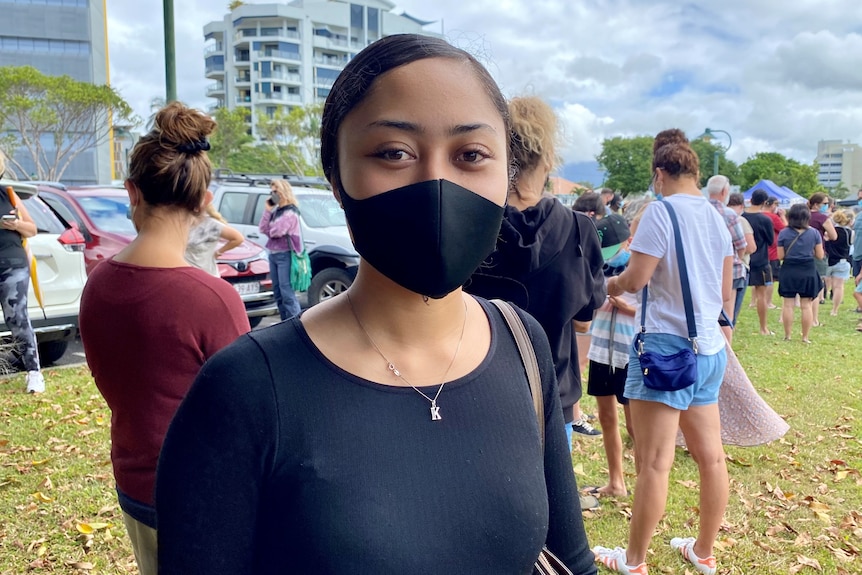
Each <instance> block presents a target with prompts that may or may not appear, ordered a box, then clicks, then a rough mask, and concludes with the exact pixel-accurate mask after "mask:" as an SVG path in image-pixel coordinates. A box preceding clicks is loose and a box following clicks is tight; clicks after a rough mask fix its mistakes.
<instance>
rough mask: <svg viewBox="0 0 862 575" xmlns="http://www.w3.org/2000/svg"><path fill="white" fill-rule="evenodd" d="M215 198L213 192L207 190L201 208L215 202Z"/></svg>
mask: <svg viewBox="0 0 862 575" xmlns="http://www.w3.org/2000/svg"><path fill="white" fill-rule="evenodd" d="M213 198H214V196H213V193H212V192H211V191H210V190H207V191H206V193H205V194H204V200H203V202H202V203H201V209H204V208H206V207H207V206H208V205H210V204H211V203H213Z"/></svg>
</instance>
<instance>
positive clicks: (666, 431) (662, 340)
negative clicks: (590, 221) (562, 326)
mask: <svg viewBox="0 0 862 575" xmlns="http://www.w3.org/2000/svg"><path fill="white" fill-rule="evenodd" d="M653 149H654V157H653V169H654V174H655V176H654V180H655V184H654V185H655V190H656V193H657V194H660V195H661V197H662V201H660V202H652V203H650V204H649V205H648V206H647V207H646V209H645V210H644V212H643V216H642V218H641V221H640V224H639V225H638V228H637V231H636V232H635V234H634V237H633V238H632V242H631V246H630V249H631V258H630V260H629V265H628V267H627V268H626V270H625V271H624V272H622V273H621V274H620V275H618V276H616V277H612V278H610V279H609V280H608V295H609V296H614V297H615V296H619V295H622V294H623V293H625V292H629V293H642V290H643V288H644V286H646V285H647V283H649V292H648V297H647V299H648V301H647V302H646V306H645V307H643V303H644V302H642V301H641V302H639V305H638V307H637V309H638V316H639V317H638V319H639V320H640V321H642V322H643V323H642V325H643V326H645V331H646V334H647V336H649V338H648V339H647V340H646V342H647V343H649V344H650V346H651V351H652V352H655V353H659V354H662V355H670V354H672V353H674V352H678V351H679V350H680V349H684V348H689V349H690V348H691V346H692V342H690V341H689V340H688V334H689V332H688V329H687V321H686V312H685V308H684V305H683V302H682V299H683V298H681V297H680V290H681V287H680V266H679V258H680V254H679V253H677V249H676V246H675V242H674V236H675V233H676V232H678V233H679V235H680V237H681V243H682V245H683V246H684V248H683V249H684V251H685V261H686V264H687V267H688V274H687V275H688V284H689V289H690V292H691V300H692V307H693V310H692V314H693V316H694V317H693V321H694V323H695V325H696V327H697V337H696V342H694V343H695V347H696V355H695V357H696V361H697V375H696V380H695V381H694V382H688V383H690V385H688V386H687V387H683V388H681V389H676V390H663V389H656V388H655V387H649V386H647V383H648V382H646V380H645V377H644V373H643V371H642V369H641V362H640V358H639V355H638V350H637V349H635V348H634V346H632V350H631V352H630V356H629V370H628V378H627V379H626V388H625V397H626V398H628V399H629V410H630V412H631V416H632V425H633V427H634V433H635V438H636V439H637V452H636V453H637V457H638V476H637V481H636V483H635V495H634V503H633V505H632V516H631V524H630V527H629V538H628V545H627V547H626V548H623V547H615V548H608V547H601V546H597V547H595V548H594V549H593V552H594V553H595V554H596V561H598V562H600V563H601V564H603V565H605V566H606V567H608V568H609V569H611V570H612V571H615V572H617V573H622V574H624V575H628V574H635V575H646V573H647V564H646V560H647V551H648V549H649V545H650V542H651V541H652V538H653V535H654V534H655V531H656V527H657V526H658V524H659V522H660V521H661V518H662V515H663V514H664V511H665V506H666V504H667V490H668V477H669V474H670V471H671V467H672V466H673V460H674V452H675V442H676V434H677V429H678V428H680V429H682V433H683V435H684V437H685V441H686V445H688V449H689V451H690V452H691V455H692V458H693V459H694V461H695V462H696V463H697V467H698V471H699V474H700V503H699V530H698V533H697V537H674V538H672V539H671V540H670V545H671V547H672V548H674V549H676V550H677V551H679V553H680V554H681V555H682V558H683V559H684V560H685V561H687V562H688V563H689V564H690V566H692V567H693V568H694V569H695V570H696V571H697V572H699V573H702V574H704V575H714V574H715V572H716V560H715V557H714V556H713V547H714V545H715V539H716V537H717V536H718V530H719V528H720V527H721V523H722V519H723V516H724V510H725V507H726V506H727V500H728V494H729V485H728V476H727V465H726V463H725V454H724V448H723V447H722V444H721V425H720V416H719V410H718V393H719V389H720V387H721V382H722V378H723V376H724V370H725V365H726V363H727V355H726V351H725V338H724V335H723V334H722V332H721V329H720V328H719V324H718V317H719V315H720V314H721V311H722V308H723V307H724V305H725V303H726V302H729V301H731V298H732V297H733V289H732V286H733V245H732V242H731V237H730V233H729V232H728V231H727V224H726V223H725V221H724V219H723V218H722V217H721V215H720V214H719V213H718V212H717V211H716V210H715V209H714V208H712V207H711V206H710V205H709V203H708V201H707V200H706V198H704V197H703V194H701V191H700V185H699V178H700V166H699V162H698V157H697V154H696V153H695V152H694V150H692V149H691V146H690V145H689V142H688V139H687V138H686V137H685V135H684V134H683V133H682V131H680V130H676V129H674V130H665V131H664V132H661V133H659V134H658V136H656V140H655V143H654V148H653ZM666 204H670V205H671V206H672V209H673V210H674V211H675V212H676V214H677V215H678V217H677V220H678V226H677V225H675V224H673V223H672V219H671V217H670V214H669V210H668V208H667V207H666ZM767 223H768V221H767ZM675 228H676V230H675ZM770 233H771V227H770ZM642 297H643V296H642V295H641V298H642ZM640 316H644V317H643V318H641V317H640ZM640 321H639V322H640ZM686 567H689V565H686Z"/></svg>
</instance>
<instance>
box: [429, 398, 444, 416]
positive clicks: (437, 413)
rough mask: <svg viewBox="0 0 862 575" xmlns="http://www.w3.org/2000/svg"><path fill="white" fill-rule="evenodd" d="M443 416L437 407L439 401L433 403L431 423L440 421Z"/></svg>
mask: <svg viewBox="0 0 862 575" xmlns="http://www.w3.org/2000/svg"><path fill="white" fill-rule="evenodd" d="M441 419H443V416H441V415H440V408H439V407H437V400H432V401H431V421H440V420H441Z"/></svg>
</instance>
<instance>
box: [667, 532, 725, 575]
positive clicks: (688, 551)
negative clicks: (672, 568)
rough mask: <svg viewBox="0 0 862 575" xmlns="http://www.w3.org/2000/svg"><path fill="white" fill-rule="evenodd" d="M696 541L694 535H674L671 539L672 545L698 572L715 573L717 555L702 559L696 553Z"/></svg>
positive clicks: (707, 574)
mask: <svg viewBox="0 0 862 575" xmlns="http://www.w3.org/2000/svg"><path fill="white" fill-rule="evenodd" d="M694 542H695V539H694V537H674V538H673V539H671V540H670V546H671V547H673V548H674V549H676V550H677V551H679V552H680V553H681V554H682V556H683V558H684V559H686V560H687V561H688V562H689V563H691V564H692V565H693V566H694V568H695V570H697V572H698V573H703V574H704V575H715V557H714V556H713V555H710V556H709V557H707V558H706V559H701V558H700V557H698V556H697V555H695V554H694Z"/></svg>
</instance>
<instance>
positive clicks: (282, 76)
mask: <svg viewBox="0 0 862 575" xmlns="http://www.w3.org/2000/svg"><path fill="white" fill-rule="evenodd" d="M260 77H261V79H262V80H275V81H276V82H279V81H281V82H287V83H289V84H301V83H302V76H301V75H300V74H290V73H287V72H271V73H270V74H261V75H260Z"/></svg>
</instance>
